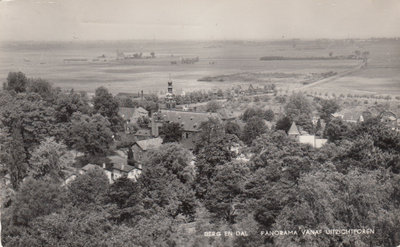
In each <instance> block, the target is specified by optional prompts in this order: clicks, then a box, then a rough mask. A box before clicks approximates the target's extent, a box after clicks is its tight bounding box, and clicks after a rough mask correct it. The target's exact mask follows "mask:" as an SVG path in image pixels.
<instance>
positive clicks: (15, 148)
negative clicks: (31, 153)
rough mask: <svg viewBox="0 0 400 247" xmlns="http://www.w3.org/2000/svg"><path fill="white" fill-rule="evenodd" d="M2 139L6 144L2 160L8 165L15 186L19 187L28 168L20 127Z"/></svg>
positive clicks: (15, 187)
mask: <svg viewBox="0 0 400 247" xmlns="http://www.w3.org/2000/svg"><path fill="white" fill-rule="evenodd" d="M2 141H4V143H5V146H4V149H2V150H1V151H2V155H1V160H2V161H3V162H4V163H5V165H6V169H7V171H8V174H9V175H10V179H11V184H12V186H13V188H14V189H17V188H18V187H19V184H20V183H21V182H22V180H23V179H24V177H25V176H26V174H27V170H28V163H27V157H26V150H25V149H24V143H23V139H22V136H21V132H20V131H19V130H18V129H14V130H13V133H12V135H10V136H8V138H7V137H6V138H5V139H4V140H2Z"/></svg>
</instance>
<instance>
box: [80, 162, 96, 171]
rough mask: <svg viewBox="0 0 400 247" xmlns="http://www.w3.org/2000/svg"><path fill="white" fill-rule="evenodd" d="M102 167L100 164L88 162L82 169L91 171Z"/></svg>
mask: <svg viewBox="0 0 400 247" xmlns="http://www.w3.org/2000/svg"><path fill="white" fill-rule="evenodd" d="M99 168H100V167H99V166H98V165H93V164H87V165H85V166H84V167H82V168H81V169H82V170H84V171H89V170H92V169H99Z"/></svg>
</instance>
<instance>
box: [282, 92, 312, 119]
mask: <svg viewBox="0 0 400 247" xmlns="http://www.w3.org/2000/svg"><path fill="white" fill-rule="evenodd" d="M285 112H286V116H287V117H288V118H289V119H290V120H291V121H295V122H296V123H298V122H301V121H299V120H301V119H311V113H312V106H311V104H310V102H309V101H308V99H307V98H306V97H305V96H304V95H303V94H302V93H294V94H292V95H291V96H290V97H289V100H288V102H287V103H286V105H285Z"/></svg>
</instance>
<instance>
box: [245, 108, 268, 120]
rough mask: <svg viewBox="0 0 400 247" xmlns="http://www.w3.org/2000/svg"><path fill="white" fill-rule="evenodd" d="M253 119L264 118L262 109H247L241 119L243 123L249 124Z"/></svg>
mask: <svg viewBox="0 0 400 247" xmlns="http://www.w3.org/2000/svg"><path fill="white" fill-rule="evenodd" d="M253 117H259V118H264V112H263V110H262V109H260V108H252V107H251V108H247V109H246V110H245V111H244V113H243V114H242V116H241V117H240V118H241V119H242V120H243V121H245V122H247V121H248V120H250V119H251V118H253Z"/></svg>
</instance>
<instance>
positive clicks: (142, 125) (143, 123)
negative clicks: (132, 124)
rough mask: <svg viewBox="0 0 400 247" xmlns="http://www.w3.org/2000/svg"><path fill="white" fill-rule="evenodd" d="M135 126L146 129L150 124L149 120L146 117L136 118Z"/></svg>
mask: <svg viewBox="0 0 400 247" xmlns="http://www.w3.org/2000/svg"><path fill="white" fill-rule="evenodd" d="M137 124H138V125H139V127H140V128H148V127H149V124H150V118H149V117H148V116H141V117H139V118H138V120H137Z"/></svg>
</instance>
